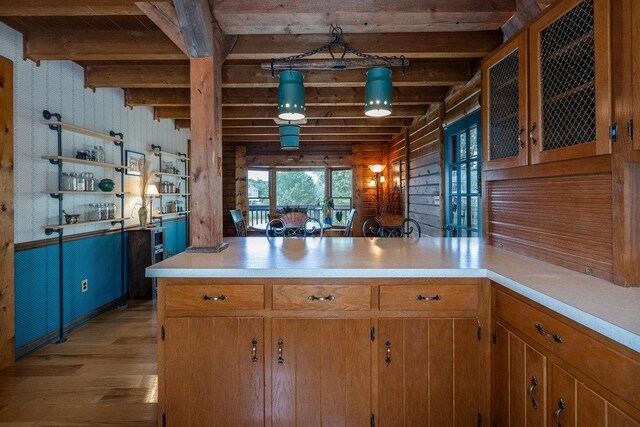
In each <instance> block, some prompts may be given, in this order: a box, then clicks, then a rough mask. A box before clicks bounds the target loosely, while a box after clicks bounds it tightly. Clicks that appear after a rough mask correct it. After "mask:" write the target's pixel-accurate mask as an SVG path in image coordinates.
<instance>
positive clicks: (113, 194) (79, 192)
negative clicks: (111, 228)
mask: <svg viewBox="0 0 640 427" xmlns="http://www.w3.org/2000/svg"><path fill="white" fill-rule="evenodd" d="M45 193H46V194H99V195H105V196H106V195H110V196H116V195H118V194H131V193H129V192H124V193H123V192H122V191H71V190H63V191H45Z"/></svg>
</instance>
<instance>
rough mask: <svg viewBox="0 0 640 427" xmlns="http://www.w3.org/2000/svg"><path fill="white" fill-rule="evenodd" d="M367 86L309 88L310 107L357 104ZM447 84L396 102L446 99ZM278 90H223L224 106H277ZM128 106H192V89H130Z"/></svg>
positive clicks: (400, 92)
mask: <svg viewBox="0 0 640 427" xmlns="http://www.w3.org/2000/svg"><path fill="white" fill-rule="evenodd" d="M364 95H365V94H364V88H343V87H339V88H306V90H305V100H306V105H307V106H333V105H335V106H357V105H363V103H364ZM444 95H445V88H444V87H419V88H403V87H400V88H398V87H395V88H394V89H393V105H396V106H397V105H425V104H435V103H439V102H443V101H444ZM277 101H278V89H276V88H253V89H226V88H224V89H223V90H222V105H223V106H227V107H252V106H253V107H259V106H260V107H276V106H277ZM125 105H126V106H128V107H132V106H142V105H146V106H167V107H181V106H189V105H190V91H189V89H127V90H126V91H125Z"/></svg>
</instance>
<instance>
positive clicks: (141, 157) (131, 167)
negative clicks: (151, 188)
mask: <svg viewBox="0 0 640 427" xmlns="http://www.w3.org/2000/svg"><path fill="white" fill-rule="evenodd" d="M144 162H145V154H144V153H140V152H138V151H133V150H126V151H125V165H126V166H127V169H126V173H127V175H133V176H141V175H142V171H143V170H144Z"/></svg>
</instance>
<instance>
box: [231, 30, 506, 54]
mask: <svg viewBox="0 0 640 427" xmlns="http://www.w3.org/2000/svg"><path fill="white" fill-rule="evenodd" d="M330 39H331V38H330V36H328V35H327V34H302V35H300V34H275V35H274V34H270V35H260V34H258V35H239V36H238V42H237V43H236V46H235V47H234V49H233V52H231V53H230V54H229V56H228V59H261V60H268V59H271V58H277V57H284V56H289V55H297V54H299V53H302V52H307V51H311V50H314V49H316V48H318V47H319V46H322V45H324V44H326V43H327V42H329V41H330ZM344 41H345V42H346V43H347V44H348V45H349V46H351V47H352V48H353V49H356V50H359V51H362V52H365V53H367V54H370V55H382V56H393V55H397V56H400V55H404V56H405V57H407V58H416V59H418V58H483V57H484V56H486V55H487V54H489V53H490V52H492V51H493V50H494V49H495V48H496V47H498V46H499V45H500V44H502V31H500V30H497V31H471V32H438V33H435V32H428V33H412V34H410V35H407V34H406V33H387V34H346V35H345V36H344ZM314 58H315V59H318V58H330V55H329V54H328V53H326V52H323V53H320V54H318V55H315V56H314Z"/></svg>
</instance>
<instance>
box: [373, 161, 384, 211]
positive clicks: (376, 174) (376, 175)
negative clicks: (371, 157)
mask: <svg viewBox="0 0 640 427" xmlns="http://www.w3.org/2000/svg"><path fill="white" fill-rule="evenodd" d="M386 167H387V166H386V165H382V164H379V163H376V164H375V165H369V169H371V172H373V178H371V181H369V186H370V187H376V212H378V211H379V210H380V206H379V205H380V184H384V183H385V182H386V180H385V179H384V175H383V174H382V171H383V170H384V169H385V168H386Z"/></svg>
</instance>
